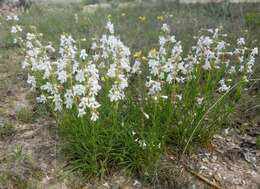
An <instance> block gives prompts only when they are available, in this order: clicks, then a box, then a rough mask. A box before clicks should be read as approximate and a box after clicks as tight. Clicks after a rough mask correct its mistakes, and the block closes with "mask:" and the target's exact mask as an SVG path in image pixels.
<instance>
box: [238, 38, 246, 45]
mask: <svg viewBox="0 0 260 189" xmlns="http://www.w3.org/2000/svg"><path fill="white" fill-rule="evenodd" d="M237 44H238V45H245V38H243V37H241V38H239V39H238V40H237Z"/></svg>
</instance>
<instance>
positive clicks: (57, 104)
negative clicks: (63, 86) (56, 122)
mask: <svg viewBox="0 0 260 189" xmlns="http://www.w3.org/2000/svg"><path fill="white" fill-rule="evenodd" d="M53 102H54V111H58V112H61V110H62V99H61V97H60V94H54V96H53Z"/></svg>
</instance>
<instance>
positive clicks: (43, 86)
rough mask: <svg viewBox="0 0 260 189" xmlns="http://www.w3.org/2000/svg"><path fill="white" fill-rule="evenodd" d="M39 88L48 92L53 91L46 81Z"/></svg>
mask: <svg viewBox="0 0 260 189" xmlns="http://www.w3.org/2000/svg"><path fill="white" fill-rule="evenodd" d="M40 89H41V90H44V91H46V92H48V93H51V94H53V93H54V92H55V90H54V87H53V85H52V84H51V83H50V82H47V83H46V84H44V85H42V86H41V87H40Z"/></svg>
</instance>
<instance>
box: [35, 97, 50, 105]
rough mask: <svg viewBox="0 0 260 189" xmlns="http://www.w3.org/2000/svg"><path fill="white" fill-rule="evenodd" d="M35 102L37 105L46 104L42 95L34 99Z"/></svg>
mask: <svg viewBox="0 0 260 189" xmlns="http://www.w3.org/2000/svg"><path fill="white" fill-rule="evenodd" d="M36 101H37V102H38V103H43V104H44V103H46V102H47V98H46V97H45V96H44V95H41V96H39V97H37V98H36Z"/></svg>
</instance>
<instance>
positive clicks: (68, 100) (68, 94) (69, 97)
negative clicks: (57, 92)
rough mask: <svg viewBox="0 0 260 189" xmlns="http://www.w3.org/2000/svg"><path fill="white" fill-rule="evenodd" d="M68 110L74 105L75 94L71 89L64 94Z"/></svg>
mask: <svg viewBox="0 0 260 189" xmlns="http://www.w3.org/2000/svg"><path fill="white" fill-rule="evenodd" d="M64 98H65V102H64V103H65V105H66V108H68V109H70V108H72V105H73V92H72V90H71V89H67V90H66V93H65V94H64Z"/></svg>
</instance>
